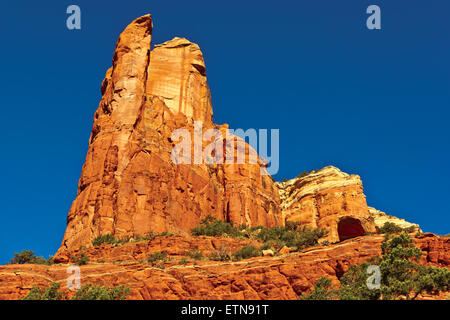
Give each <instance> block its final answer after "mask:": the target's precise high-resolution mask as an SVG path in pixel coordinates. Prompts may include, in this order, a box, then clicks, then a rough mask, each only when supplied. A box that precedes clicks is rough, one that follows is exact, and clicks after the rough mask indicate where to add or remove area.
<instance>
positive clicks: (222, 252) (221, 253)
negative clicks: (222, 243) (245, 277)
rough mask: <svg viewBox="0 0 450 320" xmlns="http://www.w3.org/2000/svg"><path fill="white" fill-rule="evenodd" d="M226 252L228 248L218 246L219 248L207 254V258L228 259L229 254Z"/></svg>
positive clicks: (214, 259) (215, 259)
mask: <svg viewBox="0 0 450 320" xmlns="http://www.w3.org/2000/svg"><path fill="white" fill-rule="evenodd" d="M228 252H229V249H228V248H226V247H220V248H219V250H216V251H214V252H212V253H211V254H210V255H209V260H213V261H228V260H230V259H231V257H230V254H229V253H228Z"/></svg>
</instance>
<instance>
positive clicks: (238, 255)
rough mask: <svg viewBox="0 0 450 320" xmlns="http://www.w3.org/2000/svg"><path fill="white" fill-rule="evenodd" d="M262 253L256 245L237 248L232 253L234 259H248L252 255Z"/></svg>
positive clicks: (256, 255) (257, 255) (255, 255)
mask: <svg viewBox="0 0 450 320" xmlns="http://www.w3.org/2000/svg"><path fill="white" fill-rule="evenodd" d="M260 255H261V250H259V249H258V248H255V247H254V246H245V247H242V248H240V249H239V250H236V251H235V252H233V254H232V258H233V260H241V259H248V258H251V257H259V256H260Z"/></svg>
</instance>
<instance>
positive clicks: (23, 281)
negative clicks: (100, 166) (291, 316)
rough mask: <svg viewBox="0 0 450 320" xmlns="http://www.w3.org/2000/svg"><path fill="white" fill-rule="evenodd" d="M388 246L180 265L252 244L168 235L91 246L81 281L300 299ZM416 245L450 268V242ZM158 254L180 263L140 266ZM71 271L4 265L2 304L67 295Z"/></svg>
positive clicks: (355, 244) (168, 293)
mask: <svg viewBox="0 0 450 320" xmlns="http://www.w3.org/2000/svg"><path fill="white" fill-rule="evenodd" d="M382 241H383V237H382V236H364V237H357V238H354V239H349V240H346V241H343V242H341V243H339V244H335V245H330V246H324V247H314V248H310V249H307V250H305V251H303V252H299V253H288V254H285V255H281V256H276V257H270V256H269V257H257V258H252V259H248V260H244V261H240V262H217V261H199V262H198V264H197V265H194V264H192V263H189V264H188V265H179V264H178V261H179V260H178V259H179V258H180V257H181V255H184V252H183V251H184V250H187V249H190V248H195V247H198V248H203V249H205V250H213V248H214V247H217V246H219V245H226V246H228V247H229V248H231V247H233V248H238V247H239V246H242V245H246V244H248V241H244V242H239V241H237V240H233V239H214V238H207V237H201V238H183V237H162V238H158V239H155V240H152V241H150V242H148V243H147V242H142V243H141V242H139V243H129V244H125V245H123V246H120V247H112V246H103V247H101V248H90V249H86V250H85V252H86V253H87V254H88V255H89V256H90V257H91V259H92V261H93V262H95V261H97V262H100V261H105V263H99V264H89V265H86V266H81V279H82V280H81V282H82V284H85V283H93V284H98V285H103V286H118V285H121V284H125V285H126V286H128V287H130V291H131V292H130V295H129V296H128V297H127V298H128V299H296V298H297V296H298V295H300V294H302V293H305V292H309V291H310V290H311V289H312V287H313V286H314V284H315V282H316V281H317V280H318V279H319V278H320V277H322V276H326V277H329V278H331V279H333V283H334V284H335V285H338V283H339V278H340V277H341V276H342V275H343V273H344V272H345V271H346V270H347V268H348V266H349V265H351V264H357V263H361V262H364V261H366V260H367V259H369V258H370V257H373V256H376V255H379V254H380V253H381V252H380V244H381V242H382ZM414 241H415V244H416V245H417V246H418V247H420V248H421V249H422V251H423V253H424V254H423V256H422V263H424V264H427V265H435V266H441V267H450V239H449V238H442V237H437V236H435V235H433V234H425V235H424V237H422V238H416V239H414ZM155 250H156V251H159V250H164V251H166V252H168V253H169V255H170V256H171V257H174V260H172V261H168V262H166V263H165V268H164V269H160V268H156V267H152V266H151V265H150V264H148V263H140V262H138V261H139V260H140V259H141V257H142V256H145V255H146V254H148V253H152V252H154V251H155ZM109 261H120V263H111V262H109ZM67 266H68V265H53V266H43V265H6V266H0V299H18V298H20V297H23V296H25V295H26V294H27V293H28V292H29V291H30V289H31V288H32V287H33V286H38V287H41V288H44V287H47V286H49V285H50V283H51V282H52V281H58V282H60V283H61V288H62V290H63V291H64V292H66V293H68V292H69V290H68V289H67V284H66V279H67V277H68V276H69V275H68V274H67ZM446 296H448V292H447V293H443V294H442V295H440V296H438V297H436V296H433V297H432V298H434V299H436V298H443V299H445V298H446ZM423 298H427V297H426V296H424V297H423Z"/></svg>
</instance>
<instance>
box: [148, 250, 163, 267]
mask: <svg viewBox="0 0 450 320" xmlns="http://www.w3.org/2000/svg"><path fill="white" fill-rule="evenodd" d="M166 261H167V252H165V251H162V252H155V253H152V254H150V255H149V256H148V257H147V262H149V263H151V264H152V266H153V267H155V266H161V263H164V262H166Z"/></svg>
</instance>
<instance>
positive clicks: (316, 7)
mask: <svg viewBox="0 0 450 320" xmlns="http://www.w3.org/2000/svg"><path fill="white" fill-rule="evenodd" d="M70 4H77V5H79V6H80V7H81V10H82V29H81V30H80V31H69V30H67V29H66V18H67V14H66V8H67V6H68V5H70ZM370 4H377V5H379V6H380V7H381V11H382V30H380V31H369V30H368V29H367V28H366V27H365V20H366V17H367V14H366V13H365V9H366V8H367V6H368V5H370ZM449 12H450V4H449V2H448V1H446V0H441V1H433V0H430V1H405V0H396V1H380V0H371V1H362V0H359V1H356V0H351V1H349V0H346V1H335V0H328V1H321V0H314V1H313V0H310V1H300V0H297V1H292V0H291V1H284V0H277V1H242V0H240V1H230V0H227V1H211V0H208V1H194V0H189V1H151V0H147V1H132V0H129V1H115V0H108V1H103V0H102V1H99V0H95V1H92V0H91V1H81V0H74V1H71V2H68V1H60V0H58V1H56V0H55V1H48V0H47V1H2V2H1V4H0V36H1V42H2V45H1V50H0V70H1V77H0V88H1V114H2V116H1V117H2V118H1V119H2V134H1V141H2V148H1V149H0V167H1V168H2V170H1V172H2V175H1V177H2V183H1V185H0V195H1V200H2V206H1V209H0V214H1V217H0V219H1V225H0V242H1V246H0V263H5V262H7V261H8V259H10V258H11V257H12V256H13V253H14V252H16V251H18V252H20V251H21V250H22V249H31V250H34V251H35V252H37V253H38V254H40V255H43V256H45V257H48V255H49V254H53V253H54V252H55V251H56V250H57V248H58V247H59V245H60V243H61V240H62V236H63V233H64V230H65V226H66V217H67V212H68V210H69V208H70V205H71V202H72V201H73V200H74V198H75V196H76V190H77V183H78V178H79V175H80V172H81V166H82V164H83V162H84V158H85V155H86V151H87V146H88V138H89V135H90V130H91V126H92V119H93V115H94V112H95V110H96V108H97V106H98V103H99V101H100V84H101V81H102V79H103V77H104V74H105V71H106V70H107V69H108V68H109V67H110V65H111V58H112V54H113V50H114V46H115V42H116V40H117V37H118V35H119V34H120V32H121V31H122V30H123V29H124V28H125V26H126V25H127V24H128V23H130V22H131V21H132V20H133V19H135V18H136V17H138V16H141V15H143V14H146V13H151V14H152V16H153V20H154V30H153V43H161V42H164V41H166V40H169V39H172V38H173V37H175V36H183V37H186V38H188V39H189V40H191V41H193V42H196V43H198V44H199V45H200V47H201V49H202V51H203V53H204V56H205V60H206V67H207V74H208V81H209V85H210V88H211V92H212V98H213V108H214V120H215V122H216V123H229V124H230V127H232V128H243V129H247V128H257V129H258V128H279V129H280V166H281V167H280V171H279V173H278V174H277V175H276V176H275V178H276V179H277V180H282V179H283V178H288V179H289V178H292V177H294V176H296V175H297V174H298V173H300V172H302V171H303V170H312V169H316V168H321V167H323V166H326V165H335V166H337V167H339V168H341V169H342V170H343V171H346V172H348V173H355V174H359V175H360V176H361V177H362V179H363V183H364V189H365V194H366V196H367V200H368V204H369V205H371V206H374V207H376V208H378V209H380V210H383V211H386V212H387V213H389V214H392V215H396V216H398V217H401V218H405V219H407V220H410V221H413V222H416V223H419V224H420V225H421V227H422V229H423V230H424V231H431V232H435V233H438V234H444V233H449V232H450V228H449V222H450V216H449V213H450V210H449V209H450V204H449V203H450V201H449V194H450V187H449V178H450V165H449V164H450V161H449V160H450V151H449V148H448V146H449V136H450V135H449V126H448V121H449V116H450V111H449V106H450V93H449V89H450V81H449V79H450V41H449V40H450V32H449V29H450V25H449V24H450V22H449V19H448V16H449Z"/></svg>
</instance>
